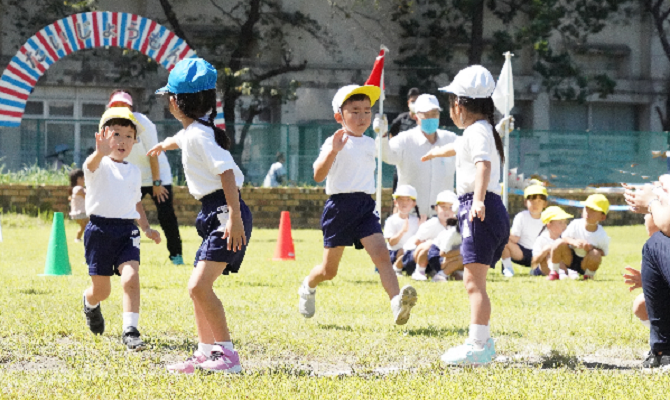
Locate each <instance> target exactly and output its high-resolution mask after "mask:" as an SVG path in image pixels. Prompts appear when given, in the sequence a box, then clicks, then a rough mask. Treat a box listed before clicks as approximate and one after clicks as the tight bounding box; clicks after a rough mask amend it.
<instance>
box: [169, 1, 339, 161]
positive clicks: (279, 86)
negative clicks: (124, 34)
mask: <svg viewBox="0 0 670 400" xmlns="http://www.w3.org/2000/svg"><path fill="white" fill-rule="evenodd" d="M210 2H211V4H212V5H213V6H214V7H215V8H216V9H217V10H218V12H219V15H216V16H214V17H211V16H204V15H203V16H200V17H198V18H197V20H198V21H200V23H202V21H209V22H210V23H211V26H216V27H217V28H216V30H215V34H213V35H212V34H210V35H206V34H205V35H199V36H198V37H197V38H196V37H195V36H194V37H192V38H190V37H189V35H190V34H191V33H190V32H188V30H185V29H182V27H181V21H180V18H178V17H177V15H176V14H175V13H174V12H173V10H172V7H171V4H170V2H169V1H168V0H160V3H161V6H162V7H163V11H164V12H165V16H166V18H167V19H168V21H169V23H170V25H172V28H173V29H174V31H175V32H176V33H180V37H182V38H183V39H184V40H187V41H189V39H190V41H189V43H192V48H194V49H195V50H197V51H205V52H206V53H207V55H208V57H207V58H208V59H209V60H210V61H212V63H213V64H214V66H215V67H216V68H217V70H218V71H219V87H220V88H221V89H222V90H223V96H222V100H223V111H224V114H225V119H226V129H227V131H228V133H229V134H230V136H231V137H232V138H237V139H236V140H233V141H234V145H233V148H232V149H231V152H232V154H233V156H234V157H239V156H240V155H241V154H242V151H243V149H244V141H245V139H246V136H247V133H248V131H249V128H250V126H251V123H252V122H253V120H254V118H255V117H256V116H258V115H260V114H261V113H263V112H264V111H266V110H268V109H269V108H271V107H273V106H275V105H277V104H281V103H282V102H286V101H289V100H294V99H295V98H296V89H297V88H298V86H299V82H297V81H296V80H291V81H289V82H286V83H282V82H279V81H278V79H277V78H278V77H281V76H282V75H285V74H287V73H291V72H297V71H302V70H304V69H305V68H306V67H307V61H306V60H303V61H300V62H295V61H294V60H293V56H292V49H291V48H290V45H289V41H288V35H289V34H291V33H294V34H295V33H296V32H297V34H299V35H308V36H309V37H311V38H313V39H315V40H316V41H317V42H318V43H320V44H321V45H323V46H325V47H326V48H329V49H332V48H333V47H334V44H333V42H332V40H331V39H330V38H329V37H328V35H327V32H325V31H324V30H323V29H322V27H321V26H320V24H319V23H318V22H317V21H316V20H314V19H312V18H311V17H310V16H309V15H306V14H304V13H302V12H301V11H293V12H287V11H284V10H283V8H282V4H281V1H280V0H238V1H235V2H225V1H215V0H210ZM289 27H290V29H289ZM289 31H290V32H289ZM243 96H249V97H250V99H251V100H250V101H249V102H248V103H246V104H243V103H242V102H241V98H242V97H243ZM236 108H240V109H241V116H242V118H243V121H244V126H243V128H242V129H241V131H240V134H239V135H236V132H235V122H236V117H235V111H236Z"/></svg>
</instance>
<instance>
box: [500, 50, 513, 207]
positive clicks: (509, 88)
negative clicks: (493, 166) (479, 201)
mask: <svg viewBox="0 0 670 400" xmlns="http://www.w3.org/2000/svg"><path fill="white" fill-rule="evenodd" d="M513 55H514V54H512V53H511V52H509V51H508V52H506V53H504V56H505V63H511V59H512V56H513ZM511 70H512V65H511V64H510V72H511ZM508 78H511V77H508ZM512 85H513V83H512V79H507V87H506V88H505V90H506V92H507V95H506V96H505V116H504V117H505V118H507V117H509V114H510V111H511V110H510V107H509V100H510V98H511V96H512V95H513V93H514V89H513V86H512ZM510 134H511V130H510V124H509V123H507V124H506V126H505V138H504V139H503V142H504V143H503V147H504V154H505V164H504V166H503V198H502V200H503V205H504V206H505V208H507V209H509V207H508V204H509V202H508V200H509V199H508V195H509V136H510Z"/></svg>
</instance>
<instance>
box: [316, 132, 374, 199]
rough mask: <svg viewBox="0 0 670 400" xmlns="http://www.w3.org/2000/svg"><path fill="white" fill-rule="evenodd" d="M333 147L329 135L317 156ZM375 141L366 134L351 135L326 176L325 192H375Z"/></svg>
mask: <svg viewBox="0 0 670 400" xmlns="http://www.w3.org/2000/svg"><path fill="white" fill-rule="evenodd" d="M332 148H333V137H332V136H330V137H329V138H328V139H326V141H325V142H324V143H323V146H321V153H320V154H319V158H321V157H322V156H324V157H325V154H326V153H327V152H329V151H330V150H331V149H332ZM375 153H376V149H375V141H374V139H372V138H371V137H368V136H361V137H357V136H351V135H349V139H348V140H347V142H346V143H345V144H344V148H343V149H342V150H340V152H339V153H337V156H336V157H335V161H333V165H332V166H331V167H330V171H328V176H327V177H326V194H328V195H332V194H338V193H355V192H363V193H367V194H374V193H375V167H376V165H375Z"/></svg>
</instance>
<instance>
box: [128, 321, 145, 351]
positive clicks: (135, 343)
mask: <svg viewBox="0 0 670 400" xmlns="http://www.w3.org/2000/svg"><path fill="white" fill-rule="evenodd" d="M122 338H123V344H125V345H126V347H127V348H128V351H141V350H144V348H145V347H146V345H145V344H144V342H143V341H142V339H140V331H138V330H137V328H135V327H134V326H129V327H127V328H126V329H125V330H124V331H123V336H122Z"/></svg>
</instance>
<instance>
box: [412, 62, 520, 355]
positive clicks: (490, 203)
mask: <svg viewBox="0 0 670 400" xmlns="http://www.w3.org/2000/svg"><path fill="white" fill-rule="evenodd" d="M494 89H495V81H494V80H493V76H491V73H490V72H489V71H488V70H487V69H486V68H484V67H482V66H480V65H473V66H470V67H467V68H465V69H463V70H461V71H460V72H459V73H458V74H456V76H455V77H454V80H453V81H452V82H451V84H450V85H449V86H446V87H444V88H441V89H440V90H441V91H444V92H447V93H449V103H450V107H449V112H450V115H451V120H452V121H454V123H455V124H456V126H457V127H458V128H461V129H465V130H464V132H463V136H462V137H460V138H458V139H457V140H456V142H454V143H453V144H448V145H446V146H442V147H438V148H434V149H433V150H431V151H430V152H428V153H427V154H426V155H425V156H424V157H422V158H421V160H422V161H425V160H430V159H432V158H434V157H453V156H456V193H457V194H458V196H459V197H458V200H459V202H460V208H459V213H458V223H459V225H460V229H461V235H462V237H463V243H462V245H461V255H462V256H463V264H464V266H465V274H464V277H463V281H464V283H465V288H466V290H467V292H468V297H469V299H470V336H469V338H468V339H467V340H466V341H465V344H463V345H461V346H457V347H454V348H451V349H449V350H448V351H447V352H446V353H445V354H444V355H443V356H442V361H443V362H445V363H447V364H451V365H480V364H486V363H489V362H491V361H493V359H494V357H495V354H496V352H495V348H494V343H493V339H491V334H490V328H489V320H490V317H491V301H490V300H489V296H488V294H487V293H486V274H487V272H488V270H489V268H490V267H491V266H493V265H495V263H497V262H498V260H499V259H500V256H501V255H502V252H503V249H504V248H505V245H507V242H508V240H509V228H510V227H509V216H508V214H507V210H506V209H505V206H504V205H503V203H502V199H501V198H500V196H499V195H498V194H497V193H498V192H500V165H501V163H502V162H504V160H505V156H504V153H503V145H502V140H501V139H500V135H499V134H498V132H497V131H496V130H495V129H494V127H493V126H494V125H493V109H494V107H493V100H492V99H491V95H492V94H493V90H494Z"/></svg>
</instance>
